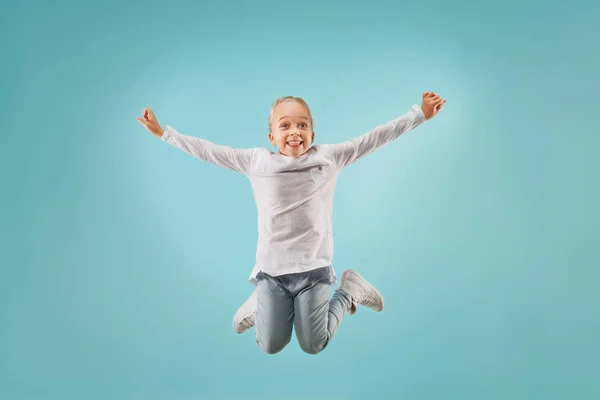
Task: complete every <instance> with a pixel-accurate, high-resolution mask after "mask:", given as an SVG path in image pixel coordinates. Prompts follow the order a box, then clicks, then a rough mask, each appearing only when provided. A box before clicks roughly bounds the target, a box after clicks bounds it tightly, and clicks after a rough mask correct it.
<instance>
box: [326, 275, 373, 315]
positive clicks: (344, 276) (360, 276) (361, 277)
mask: <svg viewBox="0 0 600 400" xmlns="http://www.w3.org/2000/svg"><path fill="white" fill-rule="evenodd" d="M347 274H352V275H354V276H356V277H357V278H358V279H360V280H361V281H362V282H363V283H364V284H365V285H366V286H367V287H368V288H370V289H371V290H372V291H374V292H375V294H376V295H377V299H379V301H380V302H381V309H377V308H371V307H369V308H371V310H374V311H377V312H380V311H383V296H382V295H381V293H379V290H377V289H376V288H375V286H373V285H371V284H370V283H369V282H368V281H367V280H366V279H365V278H363V276H362V275H361V274H359V273H358V272H356V271H355V270H353V269H349V270H347V271H345V272H344V273H343V274H342V283H341V285H340V288H339V289H337V290H336V292H339V291H340V290H342V288H343V287H344V283H345V282H346V275H347Z"/></svg>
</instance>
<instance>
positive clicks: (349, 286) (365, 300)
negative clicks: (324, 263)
mask: <svg viewBox="0 0 600 400" xmlns="http://www.w3.org/2000/svg"><path fill="white" fill-rule="evenodd" d="M339 291H344V292H345V293H347V294H349V295H350V297H351V298H352V306H351V308H350V314H354V313H355V312H356V305H357V304H360V305H362V306H365V307H369V308H370V309H372V310H375V311H378V312H379V311H381V310H383V297H381V294H380V293H379V291H377V289H375V287H373V285H371V284H370V283H369V282H367V281H366V280H365V278H363V277H362V276H361V275H360V274H359V273H358V272H356V271H354V270H352V269H349V270H346V271H345V272H344V274H343V275H342V283H341V284H340V287H339V288H338V289H336V292H339Z"/></svg>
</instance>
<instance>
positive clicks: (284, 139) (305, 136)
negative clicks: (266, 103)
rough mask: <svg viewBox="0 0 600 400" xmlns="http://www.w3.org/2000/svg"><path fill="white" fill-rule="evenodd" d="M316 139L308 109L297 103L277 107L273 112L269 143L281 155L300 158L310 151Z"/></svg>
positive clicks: (292, 102)
mask: <svg viewBox="0 0 600 400" xmlns="http://www.w3.org/2000/svg"><path fill="white" fill-rule="evenodd" d="M314 138H315V133H314V131H313V127H312V126H311V123H310V116H309V114H308V110H307V109H306V107H304V106H303V105H302V104H300V103H297V102H295V101H285V102H283V103H281V104H279V105H277V107H276V108H275V110H274V112H273V119H272V121H271V132H270V133H269V141H270V142H271V144H273V145H275V146H277V148H278V149H279V152H280V153H281V154H284V155H286V156H289V157H300V156H301V155H302V154H304V153H306V152H307V151H308V149H309V148H310V146H311V144H312V142H313V140H314Z"/></svg>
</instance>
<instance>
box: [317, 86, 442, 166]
mask: <svg viewBox="0 0 600 400" xmlns="http://www.w3.org/2000/svg"><path fill="white" fill-rule="evenodd" d="M445 102H446V101H445V100H442V99H441V98H440V97H439V96H437V95H435V93H433V92H426V93H424V94H423V104H422V105H421V106H420V107H419V106H418V105H416V104H415V105H413V106H412V107H411V108H410V110H409V111H408V112H407V113H406V114H404V115H402V116H400V117H398V118H395V119H393V120H391V121H389V122H387V123H385V124H383V125H379V126H377V127H376V128H374V129H372V130H371V131H370V132H367V133H365V134H364V135H362V136H359V137H356V138H354V139H351V140H348V141H345V142H341V143H337V144H329V145H324V146H322V147H323V148H324V149H325V150H326V151H327V152H329V153H330V154H331V155H332V157H333V158H334V160H335V161H336V164H337V165H338V166H339V167H340V168H344V167H347V166H349V165H350V164H352V163H354V162H355V161H358V160H359V159H361V158H363V157H365V156H367V155H368V154H371V153H372V152H374V151H375V150H377V149H379V148H380V147H383V146H384V145H386V144H388V143H390V142H392V141H394V140H395V139H397V138H399V137H400V136H402V135H403V134H404V133H406V132H408V131H410V130H412V129H414V128H416V127H417V126H419V125H421V124H422V123H423V122H425V121H426V120H428V119H431V118H433V117H434V116H435V115H436V114H437V112H438V111H439V110H440V109H441V108H442V106H443V104H444V103H445Z"/></svg>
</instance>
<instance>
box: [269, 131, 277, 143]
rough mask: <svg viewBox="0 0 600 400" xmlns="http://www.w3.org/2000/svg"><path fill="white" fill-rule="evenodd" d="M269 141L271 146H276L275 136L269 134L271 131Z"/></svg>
mask: <svg viewBox="0 0 600 400" xmlns="http://www.w3.org/2000/svg"><path fill="white" fill-rule="evenodd" d="M269 142H271V144H272V145H273V146H277V142H275V137H274V136H273V134H271V132H269Z"/></svg>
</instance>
